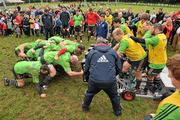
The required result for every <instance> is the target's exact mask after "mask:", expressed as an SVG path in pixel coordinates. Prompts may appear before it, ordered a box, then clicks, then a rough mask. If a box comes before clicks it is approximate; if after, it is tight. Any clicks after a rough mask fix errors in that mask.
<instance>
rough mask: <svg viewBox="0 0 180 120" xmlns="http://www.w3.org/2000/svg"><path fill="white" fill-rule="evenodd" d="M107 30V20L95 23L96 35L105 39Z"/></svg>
mask: <svg viewBox="0 0 180 120" xmlns="http://www.w3.org/2000/svg"><path fill="white" fill-rule="evenodd" d="M108 32H109V28H108V23H107V22H105V21H104V22H98V23H97V24H96V37H103V38H105V39H107V35H108Z"/></svg>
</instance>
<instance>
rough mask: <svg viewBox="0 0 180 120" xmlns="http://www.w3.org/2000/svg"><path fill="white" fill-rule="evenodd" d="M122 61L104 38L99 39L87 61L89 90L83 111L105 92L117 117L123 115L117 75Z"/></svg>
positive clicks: (86, 76)
mask: <svg viewBox="0 0 180 120" xmlns="http://www.w3.org/2000/svg"><path fill="white" fill-rule="evenodd" d="M120 66H121V65H120V61H119V59H118V55H117V54H116V52H115V51H114V50H113V49H112V48H111V47H110V46H108V44H107V40H106V39H104V38H102V37H101V38H97V44H96V46H95V47H94V48H93V49H92V50H91V51H90V52H89V54H88V55H87V57H86V61H85V70H84V74H85V78H86V80H88V90H87V92H86V94H85V97H84V102H83V104H82V109H83V111H84V112H87V111H88V110H89V106H90V103H91V101H92V99H93V97H94V95H95V94H97V93H98V92H100V91H101V90H103V91H104V92H106V93H107V94H108V96H109V98H110V100H111V103H112V107H113V110H114V113H115V115H116V116H120V115H121V107H120V98H119V96H118V93H117V85H116V75H117V74H118V73H119V72H120Z"/></svg>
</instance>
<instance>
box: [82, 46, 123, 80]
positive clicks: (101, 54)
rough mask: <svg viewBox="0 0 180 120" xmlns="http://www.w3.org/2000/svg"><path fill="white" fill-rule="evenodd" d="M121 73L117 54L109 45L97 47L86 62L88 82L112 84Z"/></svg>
mask: <svg viewBox="0 0 180 120" xmlns="http://www.w3.org/2000/svg"><path fill="white" fill-rule="evenodd" d="M119 71H120V61H119V59H118V55H117V53H116V52H115V51H114V50H113V49H112V48H111V47H109V46H107V45H103V44H100V45H97V46H95V47H94V48H93V49H92V50H91V51H90V52H89V54H88V55H87V58H86V62H85V77H86V80H92V81H94V82H98V83H110V82H114V81H115V80H116V75H117V74H118V73H119Z"/></svg>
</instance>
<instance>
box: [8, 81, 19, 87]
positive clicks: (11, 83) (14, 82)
mask: <svg viewBox="0 0 180 120" xmlns="http://www.w3.org/2000/svg"><path fill="white" fill-rule="evenodd" d="M8 81H9V85H14V86H18V83H17V80H8Z"/></svg>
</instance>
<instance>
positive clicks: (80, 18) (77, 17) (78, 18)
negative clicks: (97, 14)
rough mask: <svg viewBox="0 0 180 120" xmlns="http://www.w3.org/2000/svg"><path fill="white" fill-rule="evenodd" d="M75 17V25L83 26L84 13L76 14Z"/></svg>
mask: <svg viewBox="0 0 180 120" xmlns="http://www.w3.org/2000/svg"><path fill="white" fill-rule="evenodd" d="M73 19H74V25H75V26H81V24H82V21H83V19H84V18H83V16H82V15H74V17H73Z"/></svg>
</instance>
